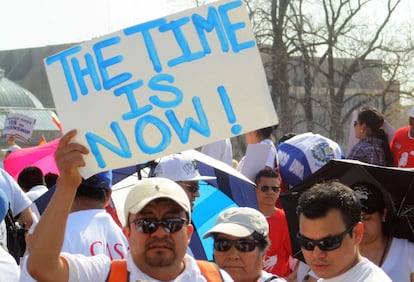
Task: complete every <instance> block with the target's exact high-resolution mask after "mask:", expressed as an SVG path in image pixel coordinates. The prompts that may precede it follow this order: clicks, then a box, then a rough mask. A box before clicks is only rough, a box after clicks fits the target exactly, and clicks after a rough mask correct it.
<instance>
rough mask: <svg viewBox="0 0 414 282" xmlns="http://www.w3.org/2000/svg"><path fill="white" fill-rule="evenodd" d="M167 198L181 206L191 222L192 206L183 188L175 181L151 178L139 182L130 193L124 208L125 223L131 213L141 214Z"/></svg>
mask: <svg viewBox="0 0 414 282" xmlns="http://www.w3.org/2000/svg"><path fill="white" fill-rule="evenodd" d="M160 198H167V199H170V200H172V201H174V202H176V203H177V204H178V205H180V206H181V207H182V208H183V209H184V211H185V212H186V213H187V215H188V221H189V222H191V204H190V200H189V199H188V196H187V194H186V193H185V192H184V190H183V188H181V186H180V185H178V184H177V183H175V182H174V181H172V180H170V179H166V178H161V177H151V178H144V179H142V180H139V181H138V183H137V184H135V186H133V187H132V188H131V190H130V191H129V193H128V195H127V197H126V200H125V206H124V212H125V222H128V215H129V214H130V213H132V214H135V213H139V212H140V211H141V210H142V209H143V208H144V207H145V206H146V205H147V204H149V203H150V202H151V201H153V200H156V199H160Z"/></svg>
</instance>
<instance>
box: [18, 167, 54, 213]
mask: <svg viewBox="0 0 414 282" xmlns="http://www.w3.org/2000/svg"><path fill="white" fill-rule="evenodd" d="M17 183H18V184H19V185H20V188H22V189H23V191H24V192H25V193H26V195H27V197H29V199H30V200H31V201H32V202H34V201H35V200H37V199H38V198H39V197H40V196H42V195H43V194H44V193H46V192H47V191H48V189H47V187H46V184H45V178H44V176H43V172H42V170H41V169H40V168H38V167H36V166H27V167H25V168H24V169H23V170H22V171H21V172H20V173H19V175H18V176H17ZM30 208H31V209H32V212H33V213H34V214H35V215H36V217H37V218H39V217H40V213H39V210H38V209H37V206H36V204H35V203H32V204H31V206H30Z"/></svg>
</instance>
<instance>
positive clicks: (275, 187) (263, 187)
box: [260, 185, 279, 192]
mask: <svg viewBox="0 0 414 282" xmlns="http://www.w3.org/2000/svg"><path fill="white" fill-rule="evenodd" d="M269 189H272V191H273V192H278V191H279V186H268V185H263V186H261V187H260V191H262V192H267V191H268V190H269Z"/></svg>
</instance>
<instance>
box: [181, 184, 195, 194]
mask: <svg viewBox="0 0 414 282" xmlns="http://www.w3.org/2000/svg"><path fill="white" fill-rule="evenodd" d="M181 185H184V186H185V187H187V189H188V191H189V192H190V193H193V194H194V193H197V192H198V191H199V190H200V187H199V186H198V184H187V183H181Z"/></svg>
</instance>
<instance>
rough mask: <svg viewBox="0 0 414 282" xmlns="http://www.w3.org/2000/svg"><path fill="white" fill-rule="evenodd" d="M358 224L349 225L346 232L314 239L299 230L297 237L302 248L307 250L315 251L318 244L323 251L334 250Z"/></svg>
mask: <svg viewBox="0 0 414 282" xmlns="http://www.w3.org/2000/svg"><path fill="white" fill-rule="evenodd" d="M355 225H356V224H352V225H351V226H350V227H348V228H347V229H346V230H345V231H344V232H342V233H341V234H338V235H336V236H328V237H325V238H323V239H320V240H312V239H309V238H306V237H305V236H302V234H300V233H299V232H298V234H297V235H296V238H297V239H298V242H299V245H300V247H301V248H302V249H305V250H307V251H313V250H314V249H315V247H316V246H318V247H319V249H321V250H322V251H333V250H336V249H338V248H339V247H340V246H341V245H342V241H343V240H344V238H345V236H346V235H347V234H348V233H350V232H351V231H352V229H353V228H354V227H355Z"/></svg>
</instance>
